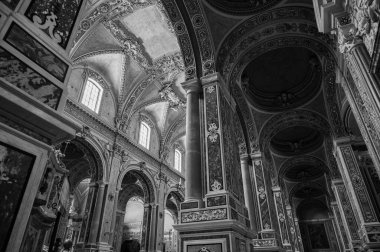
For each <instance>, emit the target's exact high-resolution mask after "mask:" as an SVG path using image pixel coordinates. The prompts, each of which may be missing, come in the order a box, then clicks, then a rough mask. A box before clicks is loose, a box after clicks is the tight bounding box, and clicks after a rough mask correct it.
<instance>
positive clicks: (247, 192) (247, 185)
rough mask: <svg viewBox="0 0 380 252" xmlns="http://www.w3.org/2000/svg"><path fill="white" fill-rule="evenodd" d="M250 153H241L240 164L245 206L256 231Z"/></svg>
mask: <svg viewBox="0 0 380 252" xmlns="http://www.w3.org/2000/svg"><path fill="white" fill-rule="evenodd" d="M248 158H249V156H248V154H243V155H240V164H241V173H242V177H243V189H244V200H245V206H246V207H247V209H248V216H249V221H250V224H251V225H250V226H251V229H252V230H253V231H254V232H255V233H256V232H257V227H256V217H255V205H254V201H253V199H254V197H253V190H252V183H251V178H250V173H249V166H248Z"/></svg>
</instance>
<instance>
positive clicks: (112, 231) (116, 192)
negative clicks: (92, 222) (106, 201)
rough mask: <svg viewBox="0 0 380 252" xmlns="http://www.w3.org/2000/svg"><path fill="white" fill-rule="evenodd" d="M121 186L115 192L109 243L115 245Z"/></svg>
mask: <svg viewBox="0 0 380 252" xmlns="http://www.w3.org/2000/svg"><path fill="white" fill-rule="evenodd" d="M120 190H121V188H116V190H115V194H114V200H113V201H114V204H113V209H112V223H111V229H110V230H109V239H108V244H110V245H111V246H113V241H114V239H115V235H116V230H115V227H116V215H117V204H118V201H119V192H120Z"/></svg>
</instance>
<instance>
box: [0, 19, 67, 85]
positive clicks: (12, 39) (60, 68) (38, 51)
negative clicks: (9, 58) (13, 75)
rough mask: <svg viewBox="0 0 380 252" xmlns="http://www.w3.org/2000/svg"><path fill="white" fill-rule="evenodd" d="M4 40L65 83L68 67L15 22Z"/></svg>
mask: <svg viewBox="0 0 380 252" xmlns="http://www.w3.org/2000/svg"><path fill="white" fill-rule="evenodd" d="M4 40H5V41H7V42H8V43H9V44H10V45H11V46H13V47H14V48H15V49H16V50H18V51H19V52H20V53H22V54H23V55H24V56H26V57H27V58H29V59H30V60H31V61H33V62H34V63H36V64H37V65H39V66H40V67H42V68H43V69H45V70H46V71H47V72H49V73H50V74H51V75H53V76H54V77H55V78H57V79H58V80H59V81H61V82H64V81H65V77H66V73H67V70H68V68H69V66H68V65H67V64H66V63H65V62H63V61H62V60H61V59H60V58H59V57H58V56H56V55H55V54H54V53H52V52H51V51H50V50H48V49H47V48H46V47H45V46H43V45H42V44H41V43H40V42H38V41H37V40H36V39H35V38H33V36H31V35H30V34H29V33H27V32H26V31H25V30H24V29H22V28H21V27H20V26H19V25H18V24H16V23H15V22H13V23H12V24H11V25H10V27H9V29H8V31H7V33H6V34H5V37H4Z"/></svg>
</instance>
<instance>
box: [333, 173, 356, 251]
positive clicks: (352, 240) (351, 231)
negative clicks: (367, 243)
mask: <svg viewBox="0 0 380 252" xmlns="http://www.w3.org/2000/svg"><path fill="white" fill-rule="evenodd" d="M332 189H333V192H334V195H335V198H336V200H337V203H338V209H339V211H338V212H337V213H338V214H339V215H340V216H341V219H342V225H343V227H344V230H345V233H346V234H347V240H348V243H347V245H348V247H349V248H348V251H352V250H353V249H354V248H358V247H359V246H360V237H359V233H358V231H359V225H358V222H357V220H356V217H355V212H354V209H353V207H352V205H351V202H350V197H349V195H348V193H347V190H346V187H345V186H344V183H343V181H342V180H333V181H332ZM338 220H339V218H338Z"/></svg>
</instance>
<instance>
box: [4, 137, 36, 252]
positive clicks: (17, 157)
mask: <svg viewBox="0 0 380 252" xmlns="http://www.w3.org/2000/svg"><path fill="white" fill-rule="evenodd" d="M34 161H35V156H33V155H31V154H29V153H26V152H24V151H21V150H19V149H16V148H14V147H12V146H9V145H7V144H5V143H2V142H0V202H1V204H0V237H1V239H0V251H5V248H6V246H7V242H8V240H9V236H10V234H11V231H12V226H13V224H14V222H15V220H16V217H17V213H18V208H19V207H20V204H21V201H22V196H23V195H24V191H25V188H26V185H27V182H28V179H29V175H30V172H31V170H32V167H33V164H34Z"/></svg>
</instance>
